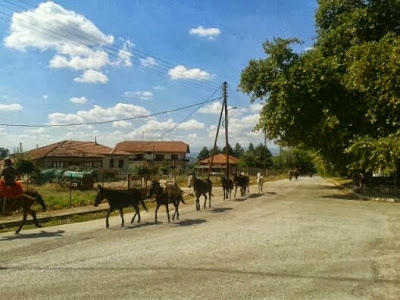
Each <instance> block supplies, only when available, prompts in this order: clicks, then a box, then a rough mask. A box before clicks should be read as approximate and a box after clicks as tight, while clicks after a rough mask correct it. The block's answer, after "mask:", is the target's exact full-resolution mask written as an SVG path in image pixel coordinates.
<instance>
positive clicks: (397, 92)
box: [239, 0, 400, 174]
mask: <svg viewBox="0 0 400 300" xmlns="http://www.w3.org/2000/svg"><path fill="white" fill-rule="evenodd" d="M318 3H319V8H318V10H317V11H316V25H317V38H316V40H315V44H314V47H313V49H311V50H309V51H305V52H303V53H301V54H297V53H295V52H294V51H293V50H292V49H291V47H290V46H291V45H292V44H293V43H299V40H297V39H281V38H275V39H274V40H273V41H268V40H267V41H266V42H265V43H264V44H263V48H264V52H265V54H266V55H267V58H265V59H260V60H251V61H250V62H249V64H248V66H247V67H246V68H245V69H244V70H243V71H242V74H241V80H240V84H239V88H240V89H241V90H242V91H243V92H245V93H247V94H248V95H249V96H250V101H251V102H253V101H256V100H261V101H264V102H265V104H264V107H263V109H262V111H261V113H260V120H259V123H258V124H257V126H256V128H255V129H256V130H263V131H265V132H266V135H267V137H268V138H269V139H271V140H274V141H275V142H277V143H278V144H280V145H281V146H289V147H298V148H302V149H306V150H311V151H313V152H315V153H318V155H319V156H320V157H321V158H322V160H323V161H324V162H325V163H326V164H327V166H329V167H330V168H332V169H333V170H335V171H338V172H340V173H341V174H345V173H346V167H347V166H349V165H351V164H352V159H353V158H354V157H355V156H354V155H349V154H350V153H351V152H352V150H349V151H347V150H346V149H347V148H348V147H350V146H351V144H352V142H353V141H355V140H356V139H362V138H363V137H370V138H374V139H377V140H379V139H385V138H386V137H388V136H390V135H391V134H394V133H395V132H397V130H398V128H399V125H400V123H399V122H400V81H399V79H398V78H400V76H399V75H400V61H399V59H398V57H399V56H400V17H399V16H400V1H394V0H369V1H368V0H319V1H318ZM368 145H371V144H368ZM354 149H355V148H354ZM374 149H375V148H374ZM371 151H372V150H371ZM371 151H369V153H370V154H371V153H372V152H371ZM374 151H378V150H377V149H375V150H374ZM381 156H382V157H384V154H382V155H381ZM368 161H373V160H372V159H369V160H368ZM389 163H390V162H389ZM371 167H372V165H371Z"/></svg>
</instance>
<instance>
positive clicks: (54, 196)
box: [0, 174, 286, 233]
mask: <svg viewBox="0 0 400 300" xmlns="http://www.w3.org/2000/svg"><path fill="white" fill-rule="evenodd" d="M198 177H199V178H201V179H204V178H206V176H198ZM284 178H286V175H285V174H283V175H280V176H274V177H267V178H266V182H265V183H267V182H270V181H275V180H280V179H284ZM210 179H211V181H212V183H213V193H215V191H216V190H217V189H221V178H220V176H211V177H210ZM176 181H177V184H178V186H180V187H183V186H185V187H186V186H187V177H186V176H179V177H177V180H176ZM265 183H264V184H265ZM255 184H257V178H256V177H255V176H251V177H250V185H255ZM29 188H30V189H34V190H37V191H38V192H39V193H40V194H41V196H42V198H43V199H44V202H45V204H46V206H47V210H48V211H52V210H62V209H67V208H71V207H83V206H91V205H93V204H94V199H95V197H96V193H97V190H96V189H93V190H89V191H79V190H70V189H69V188H64V187H62V186H61V185H60V184H59V183H48V184H44V185H32V184H30V185H29ZM194 200H195V197H194V195H193V194H190V193H189V194H187V195H185V196H184V201H185V202H186V203H187V204H188V205H190V204H193V203H194ZM104 202H105V200H104ZM145 203H146V206H147V208H148V209H149V211H154V210H155V202H154V200H146V201H145ZM33 208H34V209H35V210H36V211H38V212H39V214H40V211H41V210H42V208H41V206H40V205H39V204H37V203H35V204H34V206H33ZM139 209H140V211H142V210H143V208H142V207H141V206H139ZM160 209H161V210H162V209H163V207H161V208H160ZM171 211H172V212H173V208H172V207H171V208H170V212H171ZM133 212H134V210H133V208H125V209H124V215H125V213H133ZM106 214H107V213H106V212H94V213H87V214H84V215H71V216H68V217H64V218H60V217H54V218H52V219H50V220H49V221H45V222H39V223H40V225H41V226H42V228H46V227H51V226H58V225H64V224H72V223H78V222H86V221H91V220H96V219H104V218H105V217H106ZM19 215H20V216H21V221H22V214H21V213H19ZM118 215H119V212H118V211H114V212H112V213H111V215H110V216H118ZM0 217H1V216H0ZM129 222H130V220H129ZM135 222H136V220H135ZM17 228H18V226H15V227H7V228H0V233H3V232H12V231H16V230H17ZM34 228H36V227H35V225H34V224H33V222H32V218H31V216H28V220H27V223H26V224H25V225H24V227H23V228H22V231H24V230H27V229H34Z"/></svg>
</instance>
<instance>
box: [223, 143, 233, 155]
mask: <svg viewBox="0 0 400 300" xmlns="http://www.w3.org/2000/svg"><path fill="white" fill-rule="evenodd" d="M221 153H222V154H226V146H224V148H222V151H221ZM228 154H229V155H233V149H232V147H231V145H229V144H228Z"/></svg>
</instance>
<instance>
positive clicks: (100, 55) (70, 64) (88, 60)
mask: <svg viewBox="0 0 400 300" xmlns="http://www.w3.org/2000/svg"><path fill="white" fill-rule="evenodd" d="M107 63H108V54H107V53H106V52H104V51H90V52H89V53H88V54H87V55H85V56H83V55H80V56H65V55H59V54H57V55H55V56H54V57H53V58H52V59H51V60H50V64H49V66H50V68H70V69H73V70H87V69H94V70H100V69H101V68H103V67H104V66H105V65H107Z"/></svg>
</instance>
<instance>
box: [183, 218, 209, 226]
mask: <svg viewBox="0 0 400 300" xmlns="http://www.w3.org/2000/svg"><path fill="white" fill-rule="evenodd" d="M205 222H207V220H205V219H193V220H184V221H180V222H178V223H175V226H192V225H199V224H202V223H205Z"/></svg>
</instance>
